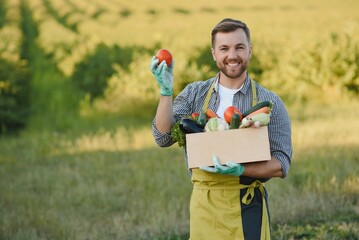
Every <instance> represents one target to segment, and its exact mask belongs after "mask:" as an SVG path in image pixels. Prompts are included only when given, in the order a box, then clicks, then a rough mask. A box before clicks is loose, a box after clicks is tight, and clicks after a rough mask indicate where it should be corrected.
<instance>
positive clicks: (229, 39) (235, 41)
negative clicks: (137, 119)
mask: <svg viewBox="0 0 359 240" xmlns="http://www.w3.org/2000/svg"><path fill="white" fill-rule="evenodd" d="M211 51H212V56H213V59H214V61H216V64H217V67H218V69H219V73H218V75H217V76H215V77H213V78H211V79H208V80H206V81H196V82H193V83H191V84H188V85H187V86H186V88H185V89H184V90H183V91H182V92H181V93H180V94H179V95H178V96H177V97H176V98H175V100H174V101H172V94H173V88H172V85H173V74H172V72H173V65H174V64H173V63H172V65H171V66H170V67H168V66H167V65H166V64H165V62H162V63H160V64H159V65H158V60H157V59H156V58H152V62H151V71H152V72H153V74H154V76H155V78H156V80H157V82H158V83H159V86H160V93H161V96H160V100H159V104H158V108H157V112H156V116H155V119H154V120H153V124H152V126H153V134H154V137H155V140H156V142H157V144H158V145H159V146H161V147H167V146H170V145H172V144H173V143H174V141H173V140H172V138H171V136H170V130H171V127H172V126H173V124H174V123H175V121H177V120H179V119H180V118H181V117H182V116H186V115H187V116H188V115H191V114H192V113H193V112H200V111H201V109H202V108H203V105H204V104H208V106H204V107H205V109H206V108H207V107H208V108H210V109H212V110H214V111H215V112H216V113H217V115H218V116H219V117H221V118H223V114H224V110H225V109H226V108H227V107H228V106H230V105H233V106H235V107H236V108H238V109H240V110H241V111H242V112H244V111H246V110H248V109H249V108H250V107H251V106H253V104H254V103H256V102H257V101H272V102H273V109H272V112H271V121H270V123H269V125H268V133H269V141H270V151H271V159H270V160H269V161H263V162H254V163H244V164H237V163H234V162H228V163H227V164H226V165H220V164H219V161H218V158H217V157H216V156H213V164H214V167H200V168H199V169H193V170H192V171H191V176H192V183H193V191H192V196H191V203H190V239H191V240H197V239H206V240H207V239H249V240H255V239H270V228H269V212H268V210H267V209H268V203H267V199H268V196H267V192H266V190H265V188H264V184H263V183H264V182H266V181H268V180H269V179H270V178H272V177H282V178H284V177H285V176H286V175H287V173H288V170H289V167H290V163H291V157H292V144H291V126H290V120H289V116H288V113H287V111H286V109H285V106H284V104H283V102H282V100H281V99H280V97H279V96H277V95H276V94H275V93H273V92H271V91H269V90H267V89H265V88H264V87H262V86H261V85H259V84H257V83H255V82H254V81H252V80H251V78H250V76H249V74H248V73H247V68H248V65H249V62H250V58H251V53H252V46H251V38H250V31H249V29H248V27H247V25H246V24H245V23H243V22H241V21H239V20H234V19H229V18H226V19H223V20H222V21H221V22H219V23H218V24H217V25H216V26H215V27H214V29H213V30H212V48H211ZM207 95H209V96H210V98H209V102H208V103H207V101H206V103H205V99H206V96H207ZM239 154H240V153H239ZM186 160H187V157H186Z"/></svg>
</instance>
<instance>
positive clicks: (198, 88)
mask: <svg viewBox="0 0 359 240" xmlns="http://www.w3.org/2000/svg"><path fill="white" fill-rule="evenodd" d="M213 81H216V82H215V84H214V87H213V89H212V90H211V91H212V95H211V98H210V101H209V104H208V108H210V109H212V110H213V111H215V112H216V111H217V109H218V106H219V102H220V97H219V93H218V77H213V78H210V79H208V80H206V81H196V82H193V83H190V84H188V85H187V86H186V87H185V88H184V89H183V91H182V92H181V93H180V94H179V95H178V96H177V97H176V98H175V100H174V102H173V115H174V116H173V117H174V119H175V120H176V121H178V120H180V119H181V117H183V116H190V115H191V114H192V113H193V112H200V111H201V109H202V106H203V104H204V101H205V98H206V95H207V92H208V90H209V88H210V87H211V85H212V82H213ZM256 90H257V101H272V102H273V108H272V111H271V120H270V123H269V125H268V135H269V145H270V151H271V155H272V156H273V157H275V158H277V159H278V160H279V162H280V164H281V166H282V172H283V177H285V176H287V174H288V170H289V167H290V165H291V158H292V140H291V126H290V119H289V115H288V112H287V110H286V108H285V106H284V104H283V101H282V100H281V98H280V97H279V96H278V95H277V94H275V93H273V92H271V91H269V90H268V89H266V88H264V87H263V86H261V85H259V84H258V83H256ZM233 106H235V107H236V108H238V109H239V110H240V111H241V112H245V111H246V110H248V109H250V108H251V107H252V90H251V79H250V77H249V75H248V74H247V78H246V80H245V82H244V84H243V87H242V88H241V89H240V90H239V91H238V92H237V93H236V94H235V95H234V97H233ZM152 132H153V136H154V139H155V141H156V143H157V144H158V145H159V146H160V147H169V146H171V145H172V144H174V143H175V142H174V141H173V140H172V138H171V135H170V132H166V133H161V132H159V131H158V129H157V128H156V125H155V119H154V120H153V122H152ZM185 160H186V163H187V164H188V161H187V154H186V151H185Z"/></svg>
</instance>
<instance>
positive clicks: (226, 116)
mask: <svg viewBox="0 0 359 240" xmlns="http://www.w3.org/2000/svg"><path fill="white" fill-rule="evenodd" d="M234 113H238V115H239V121H242V113H241V111H239V109H237V108H236V107H234V106H229V107H228V108H227V109H226V110H225V111H224V119H225V120H226V122H227V123H228V124H230V123H231V120H232V117H233V114H234Z"/></svg>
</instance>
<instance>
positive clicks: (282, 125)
mask: <svg viewBox="0 0 359 240" xmlns="http://www.w3.org/2000/svg"><path fill="white" fill-rule="evenodd" d="M268 132H269V142H270V149H271V154H272V156H273V157H275V158H277V159H278V160H279V162H280V164H281V166H282V172H283V176H282V177H283V178H284V177H286V176H287V174H288V171H289V168H290V165H291V158H292V138H291V135H292V132H291V124H290V119H289V115H288V112H287V110H286V108H285V106H284V104H283V102H282V100H281V99H280V97H279V96H276V98H275V101H274V105H273V109H272V113H271V121H270V124H269V125H268Z"/></svg>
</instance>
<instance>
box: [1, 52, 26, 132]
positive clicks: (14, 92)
mask: <svg viewBox="0 0 359 240" xmlns="http://www.w3.org/2000/svg"><path fill="white" fill-rule="evenodd" d="M29 77H30V74H29V71H28V69H27V68H26V66H23V65H21V64H20V63H11V62H8V61H5V60H3V59H0V134H2V133H7V132H15V131H17V130H19V129H21V128H23V127H24V126H25V125H26V119H27V117H28V115H29V112H30V78H29Z"/></svg>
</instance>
